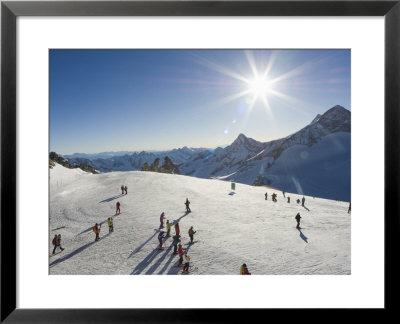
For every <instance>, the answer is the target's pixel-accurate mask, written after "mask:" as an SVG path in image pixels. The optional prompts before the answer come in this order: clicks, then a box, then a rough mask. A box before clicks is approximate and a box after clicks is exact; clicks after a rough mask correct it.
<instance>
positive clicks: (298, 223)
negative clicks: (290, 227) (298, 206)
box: [294, 213, 301, 228]
mask: <svg viewBox="0 0 400 324" xmlns="http://www.w3.org/2000/svg"><path fill="white" fill-rule="evenodd" d="M294 218H295V219H296V221H297V226H296V228H300V218H301V216H300V213H297V215H296V216H295V217H294Z"/></svg>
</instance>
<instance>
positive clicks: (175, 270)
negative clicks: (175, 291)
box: [162, 244, 193, 274]
mask: <svg viewBox="0 0 400 324" xmlns="http://www.w3.org/2000/svg"><path fill="white" fill-rule="evenodd" d="M192 245H193V244H189V245H188V247H187V248H185V253H188V252H189V250H190V248H191V246H192ZM174 256H175V255H172V256H171V258H173V257H174ZM171 258H170V260H168V261H169V262H171ZM178 260H179V259H177V260H176V264H178ZM183 262H184V263H185V260H183ZM166 266H167V265H165V266H164V268H166ZM164 268H163V269H162V271H163V270H165V269H164ZM181 271H182V268H179V267H177V266H173V267H170V268H169V269H168V273H167V274H178V272H181Z"/></svg>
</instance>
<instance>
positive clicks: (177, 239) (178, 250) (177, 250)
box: [157, 198, 197, 274]
mask: <svg viewBox="0 0 400 324" xmlns="http://www.w3.org/2000/svg"><path fill="white" fill-rule="evenodd" d="M186 200H187V201H188V199H187V198H186ZM187 207H188V204H187ZM189 210H190V209H189ZM164 219H165V212H162V213H161V215H160V232H159V233H158V237H157V238H158V242H159V244H158V249H160V250H164V248H163V246H162V245H163V238H164V237H170V236H171V235H170V231H171V223H170V222H169V220H168V219H167V222H166V229H167V234H166V236H164V233H165V232H164V231H163V230H161V229H162V228H164ZM174 228H175V235H174V236H172V245H173V247H174V252H173V253H172V254H173V255H176V254H178V256H179V261H178V267H183V271H182V273H184V274H187V273H189V265H190V256H189V255H187V253H185V250H186V249H185V248H183V247H182V244H181V235H180V232H181V231H180V227H179V222H176V223H175V225H174ZM196 232H197V231H195V230H194V229H193V226H191V227H190V228H189V230H188V234H189V238H190V243H189V244H193V239H194V234H195V233H196ZM184 257H185V260H186V261H185V264H183V258H184Z"/></svg>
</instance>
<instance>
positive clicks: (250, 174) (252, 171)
mask: <svg viewBox="0 0 400 324" xmlns="http://www.w3.org/2000/svg"><path fill="white" fill-rule="evenodd" d="M350 132H351V112H350V111H349V110H347V109H346V108H344V107H342V106H340V105H336V106H334V107H332V108H330V109H328V110H327V111H326V112H325V113H323V114H322V115H321V114H317V116H316V117H315V118H314V119H313V120H312V121H311V122H310V123H309V124H308V125H306V126H305V127H303V128H302V129H300V130H298V131H296V132H294V133H292V134H290V135H288V136H286V137H283V138H280V139H276V140H272V141H268V142H260V141H257V140H255V139H252V138H250V137H247V136H246V135H244V134H243V133H240V134H239V135H238V136H237V138H236V139H235V140H234V141H233V142H232V143H231V144H230V145H228V146H226V147H224V148H222V147H218V148H216V149H215V150H210V149H205V148H199V149H196V148H188V147H187V146H184V147H182V148H178V149H173V150H170V151H162V152H154V151H153V152H148V151H141V152H140V153H133V154H131V155H128V154H126V155H121V156H118V157H116V156H114V157H112V158H108V159H100V158H99V159H94V160H90V159H84V158H73V159H70V158H68V160H69V162H70V163H71V164H82V163H84V164H86V165H89V166H92V167H93V168H95V169H96V170H100V171H101V172H110V171H135V170H141V169H142V166H143V164H144V163H147V164H151V163H152V162H153V161H155V160H156V159H157V158H158V159H160V160H163V159H165V157H166V156H168V157H169V158H170V159H171V161H172V162H173V163H174V164H175V165H176V166H177V167H178V168H179V170H180V173H181V174H183V175H190V176H195V177H199V178H217V179H225V180H231V181H236V182H241V183H246V184H253V185H255V184H257V185H272V186H274V187H277V188H280V189H281V190H286V191H287V190H288V188H291V189H292V190H293V185H292V184H290V183H289V182H288V180H285V181H283V180H282V179H283V178H285V179H287V178H288V176H290V175H286V174H285V175H284V176H283V175H282V172H283V171H282V170H283V169H284V166H282V165H285V164H288V163H289V164H290V165H291V168H292V169H293V170H292V172H293V175H292V176H293V179H297V180H292V182H293V183H295V182H296V181H300V180H299V179H302V180H301V181H302V182H307V181H311V180H310V176H308V178H304V174H310V172H308V171H307V172H304V170H300V169H298V168H295V166H294V165H293V163H292V161H289V160H287V159H288V156H291V158H292V160H293V161H297V163H298V164H299V165H302V166H303V167H304V168H306V169H308V166H307V165H306V164H307V163H306V162H309V165H312V164H315V163H317V162H316V161H314V159H315V158H316V157H318V161H320V162H321V161H322V162H321V163H328V162H329V161H325V160H326V159H334V160H335V161H336V160H337V162H338V163H339V164H340V162H341V161H342V160H343V161H345V162H344V163H345V165H344V166H343V170H344V171H343V172H341V171H340V170H336V171H335V172H336V173H337V177H338V178H340V179H341V181H340V183H343V184H345V187H346V189H345V190H341V192H343V194H341V195H338V196H334V194H333V196H332V194H329V195H328V196H327V197H326V198H331V199H335V198H338V199H339V200H346V201H350V181H349V180H348V181H347V180H346V179H344V177H345V176H347V177H349V175H350ZM327 136H328V140H323V139H326V137H327ZM321 142H323V145H322V144H320V143H321ZM299 147H300V149H299ZM316 147H318V150H316V149H315V148H316ZM292 148H293V149H292ZM297 150H299V152H297ZM292 151H296V152H297V153H298V156H292V155H291V154H292V153H291V154H289V155H288V154H284V153H287V152H292ZM320 152H324V154H322V155H321V154H320ZM337 156H340V159H339V160H338V159H337ZM324 159H325V160H324ZM317 166H318V164H317ZM273 170H279V172H278V173H279V174H280V175H277V174H274V173H273V172H272V171H273ZM329 172H332V169H330V171H329ZM329 172H328V170H326V171H324V170H322V169H320V170H319V173H320V174H319V175H318V176H319V177H321V179H318V178H316V179H313V180H312V181H314V182H318V183H319V182H323V181H324V179H331V178H330V176H329V174H328V173H329ZM311 178H313V177H312V175H311ZM327 185H328V186H329V184H327ZM297 187H298V186H297ZM300 187H301V188H302V189H301V190H300V191H303V193H308V194H310V195H312V196H318V192H316V190H314V189H312V188H311V187H312V186H300ZM314 187H318V186H314ZM296 190H299V189H296ZM326 192H331V193H333V192H334V190H327V191H326Z"/></svg>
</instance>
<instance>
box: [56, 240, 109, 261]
mask: <svg viewBox="0 0 400 324" xmlns="http://www.w3.org/2000/svg"><path fill="white" fill-rule="evenodd" d="M108 235H110V233H107V234H106V235H103V236H102V237H100V239H99V241H101V240H102V239H103V238H106V237H107V236H108ZM99 241H97V242H99ZM94 243H96V241H92V242H89V243H87V244H85V245H83V246H81V247H80V248H77V249H76V250H75V251H72V252H71V253H70V254H67V255H66V256H63V257H62V258H59V259H57V260H55V261H53V262H52V263H50V264H49V267H52V266H55V265H57V264H59V263H61V262H64V261H65V260H68V259H70V258H72V257H73V256H74V255H77V254H78V253H81V252H82V251H84V250H86V249H87V248H89V247H90V246H92V245H93V244H94Z"/></svg>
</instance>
